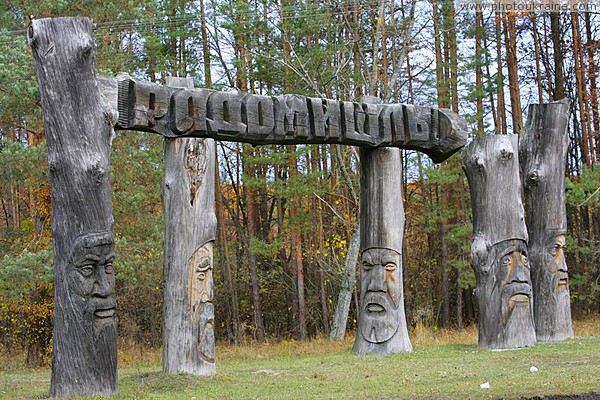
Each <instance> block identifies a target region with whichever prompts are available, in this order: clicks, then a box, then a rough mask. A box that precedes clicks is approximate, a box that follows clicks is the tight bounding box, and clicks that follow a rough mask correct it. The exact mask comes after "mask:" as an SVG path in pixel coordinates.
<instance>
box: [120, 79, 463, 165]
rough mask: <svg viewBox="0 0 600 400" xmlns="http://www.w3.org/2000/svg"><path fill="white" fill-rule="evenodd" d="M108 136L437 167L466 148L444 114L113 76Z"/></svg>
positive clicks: (458, 122) (456, 124) (454, 121)
mask: <svg viewBox="0 0 600 400" xmlns="http://www.w3.org/2000/svg"><path fill="white" fill-rule="evenodd" d="M116 79H117V80H118V93H119V94H118V110H119V121H118V124H117V126H116V129H132V130H141V131H147V132H154V133H158V134H161V135H163V136H165V137H179V136H188V137H201V138H213V139H217V140H230V141H240V142H248V143H252V144H255V145H265V144H296V143H333V144H336V143H337V144H350V145H356V146H363V147H399V148H404V149H413V150H419V151H422V152H424V153H425V154H427V155H429V157H431V159H432V160H433V161H435V162H441V161H443V160H445V159H446V158H448V157H450V156H451V155H452V154H453V153H455V152H456V151H458V150H459V149H460V148H462V147H463V146H464V145H465V143H466V138H467V135H466V131H465V129H466V128H465V127H466V124H465V121H464V120H463V119H462V118H461V117H460V116H459V115H458V114H456V113H454V112H452V111H450V110H447V109H435V108H430V107H418V106H412V105H407V104H390V105H381V104H369V103H352V102H342V101H335V100H327V99H316V98H310V97H305V96H298V95H282V96H276V97H267V96H258V95H250V94H245V93H242V92H238V91H234V92H218V91H213V90H209V89H192V88H187V89H182V88H173V87H167V86H161V85H158V84H153V83H149V82H144V81H139V80H135V79H133V78H130V77H128V76H126V75H120V76H118V77H117V78H116Z"/></svg>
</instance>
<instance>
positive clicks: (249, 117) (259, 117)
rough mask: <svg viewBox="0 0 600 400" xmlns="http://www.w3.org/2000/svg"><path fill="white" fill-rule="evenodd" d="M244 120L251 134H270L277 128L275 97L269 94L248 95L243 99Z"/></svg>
mask: <svg viewBox="0 0 600 400" xmlns="http://www.w3.org/2000/svg"><path fill="white" fill-rule="evenodd" d="M243 105H244V106H243V108H242V116H243V117H244V118H243V120H244V121H243V122H244V123H245V124H246V125H247V127H248V135H249V136H258V137H263V136H268V135H270V134H271V133H272V132H273V129H274V128H275V116H274V114H273V99H271V98H270V97H267V96H246V97H244V99H243Z"/></svg>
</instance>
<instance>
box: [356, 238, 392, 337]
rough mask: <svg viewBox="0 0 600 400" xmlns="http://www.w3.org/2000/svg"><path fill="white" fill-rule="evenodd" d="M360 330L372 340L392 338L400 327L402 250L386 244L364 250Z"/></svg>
mask: <svg viewBox="0 0 600 400" xmlns="http://www.w3.org/2000/svg"><path fill="white" fill-rule="evenodd" d="M361 274H362V276H361V293H362V299H361V309H360V331H361V333H362V335H363V336H364V338H365V339H366V340H367V341H368V342H371V343H382V342H385V341H387V340H389V339H390V338H391V337H392V336H393V335H394V334H395V333H396V331H397V330H398V327H399V324H400V320H399V318H400V316H399V313H398V307H399V305H400V304H401V302H402V301H403V299H402V291H401V287H400V285H401V283H402V276H401V268H400V254H399V253H398V252H396V251H394V250H390V249H385V248H370V249H367V250H365V251H363V253H362V268H361Z"/></svg>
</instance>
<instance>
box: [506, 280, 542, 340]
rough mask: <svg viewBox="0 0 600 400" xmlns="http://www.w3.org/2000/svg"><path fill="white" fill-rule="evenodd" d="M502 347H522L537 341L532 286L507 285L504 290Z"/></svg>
mask: <svg viewBox="0 0 600 400" xmlns="http://www.w3.org/2000/svg"><path fill="white" fill-rule="evenodd" d="M502 324H503V329H501V330H500V332H499V336H498V338H499V342H500V343H501V347H502V348H520V347H527V346H531V345H532V343H535V334H534V332H535V327H534V323H533V308H532V294H531V286H529V285H521V284H519V285H518V286H516V285H515V286H514V287H510V285H509V287H507V288H505V289H504V290H503V291H502Z"/></svg>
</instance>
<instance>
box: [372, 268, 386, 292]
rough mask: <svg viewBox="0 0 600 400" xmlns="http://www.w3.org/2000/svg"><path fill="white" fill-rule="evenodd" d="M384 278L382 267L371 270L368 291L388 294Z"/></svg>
mask: <svg viewBox="0 0 600 400" xmlns="http://www.w3.org/2000/svg"><path fill="white" fill-rule="evenodd" d="M383 278H384V276H383V267H382V266H381V265H375V266H373V269H372V270H371V280H370V281H369V285H368V286H367V290H368V291H370V292H386V291H387V290H386V286H385V281H384V279H383Z"/></svg>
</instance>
